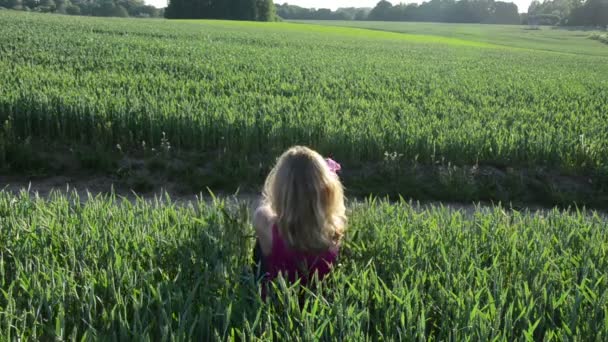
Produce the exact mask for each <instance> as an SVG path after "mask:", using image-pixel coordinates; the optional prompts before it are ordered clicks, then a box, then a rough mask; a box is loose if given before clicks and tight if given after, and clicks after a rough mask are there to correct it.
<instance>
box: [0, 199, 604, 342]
mask: <svg viewBox="0 0 608 342" xmlns="http://www.w3.org/2000/svg"><path fill="white" fill-rule="evenodd" d="M84 200H85V199H83V198H77V197H73V196H71V197H65V196H64V195H59V194H55V195H54V196H51V198H50V199H48V200H43V199H40V198H36V197H31V196H30V195H27V194H25V193H22V194H21V195H18V196H14V195H10V194H8V193H6V192H0V227H1V234H0V290H1V291H0V339H2V340H8V341H10V340H16V339H21V340H53V339H61V340H81V339H82V338H85V339H86V340H90V339H102V340H106V339H121V340H132V339H136V340H147V339H150V340H164V339H172V340H173V339H175V340H226V339H235V340H242V339H261V340H293V339H296V340H299V339H302V340H313V339H323V340H336V339H339V340H376V339H386V340H394V339H406V340H414V339H424V340H426V339H431V340H467V339H471V340H498V341H513V340H536V341H538V340H546V341H562V340H565V339H567V340H587V341H602V340H605V339H606V338H607V337H608V336H607V335H608V309H607V308H608V278H606V271H607V270H608V264H607V262H608V258H607V256H606V248H607V247H608V233H607V232H608V226H607V221H604V220H603V219H601V218H600V217H599V216H597V215H594V214H592V213H590V212H586V211H567V212H563V213H561V212H559V211H555V210H554V211H550V212H546V213H543V214H528V213H520V212H510V211H507V210H505V209H503V208H500V207H496V208H494V209H487V210H482V209H478V210H477V211H476V212H475V213H474V214H472V215H471V216H468V215H465V214H463V213H461V212H457V211H456V212H453V211H449V210H447V209H442V208H437V207H435V208H430V209H427V210H422V211H418V210H415V209H414V208H413V207H411V206H410V205H409V204H407V203H405V202H400V203H393V204H391V203H388V202H384V201H380V200H373V201H367V202H363V203H351V205H350V210H349V216H350V224H349V230H348V234H347V238H346V241H345V245H344V247H343V249H342V256H341V259H340V265H339V266H338V267H337V268H336V270H335V271H334V272H333V273H332V274H331V275H330V277H329V278H328V279H327V280H326V281H324V282H323V283H322V284H321V285H320V286H319V287H318V288H316V287H313V288H311V289H310V290H305V289H303V288H300V287H299V286H298V285H286V284H284V283H281V282H280V281H279V282H277V283H276V286H277V290H276V291H278V292H277V293H279V295H278V296H277V297H276V298H275V299H273V300H271V301H269V302H267V303H264V302H262V300H261V299H260V297H259V288H258V286H257V285H256V284H255V282H254V281H253V274H252V271H251V269H250V268H249V265H250V263H251V248H252V245H253V239H252V238H251V236H252V234H253V230H252V228H251V226H250V223H249V220H248V217H249V214H250V213H249V212H248V209H247V206H246V205H244V204H241V205H229V204H227V202H224V201H222V200H219V199H218V200H216V201H215V202H212V203H211V202H205V201H195V202H192V203H190V204H188V205H177V204H175V203H172V202H171V201H170V200H168V199H163V200H160V201H154V202H144V201H137V202H136V203H131V202H129V201H121V200H120V199H117V198H115V197H113V196H106V197H102V196H98V197H95V198H89V199H86V201H84ZM81 201H83V203H81ZM298 293H302V294H300V295H299V294H298ZM300 299H301V302H302V303H301V304H302V306H301V307H300V306H299V305H298V302H299V300H300Z"/></svg>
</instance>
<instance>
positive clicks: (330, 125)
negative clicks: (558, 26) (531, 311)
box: [0, 11, 608, 206]
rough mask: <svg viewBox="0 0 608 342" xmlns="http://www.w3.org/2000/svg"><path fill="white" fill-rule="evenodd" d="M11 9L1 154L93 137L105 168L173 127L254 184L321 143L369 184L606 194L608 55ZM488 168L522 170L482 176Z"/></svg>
mask: <svg viewBox="0 0 608 342" xmlns="http://www.w3.org/2000/svg"><path fill="white" fill-rule="evenodd" d="M0 20H1V21H2V23H3V25H4V27H5V28H6V29H4V30H2V32H1V33H0V125H1V126H2V127H1V129H0V132H1V133H0V168H1V169H3V170H9V171H10V170H12V171H10V172H19V173H23V172H30V171H32V170H33V172H39V171H38V170H39V169H44V168H45V166H49V165H50V166H51V167H52V166H53V165H55V164H56V163H55V162H53V159H52V158H48V157H46V156H44V155H43V156H39V154H44V153H43V152H45V150H50V151H51V152H52V153H56V152H54V151H66V153H65V154H66V155H67V154H70V153H75V154H78V153H77V150H78V149H80V148H86V149H87V151H89V150H92V151H97V152H96V153H97V154H95V155H93V156H92V157H89V158H88V160H87V161H86V164H87V165H91V167H92V169H93V171H99V172H114V173H118V171H115V169H116V168H115V167H114V166H113V165H115V163H111V162H104V161H103V159H104V158H100V157H98V155H108V154H111V153H114V154H117V153H121V154H126V155H128V156H132V155H134V156H136V157H137V156H139V155H146V154H147V153H148V152H149V151H150V150H151V149H155V150H157V151H158V150H161V149H164V147H163V146H164V145H163V142H162V141H163V137H165V140H166V141H168V142H169V143H170V146H171V150H170V153H167V154H173V153H175V154H178V153H186V152H187V153H199V154H200V155H201V156H199V157H198V159H196V160H195V161H192V160H191V161H190V162H191V164H197V165H193V166H192V167H191V169H196V168H197V167H198V168H205V166H206V165H207V164H203V163H202V162H200V161H201V160H202V161H204V163H211V165H214V168H215V166H217V165H220V166H221V167H222V171H221V174H222V175H225V178H227V179H225V180H222V181H221V182H222V183H231V182H232V183H237V182H238V181H239V180H240V179H247V180H248V181H247V183H249V184H250V185H251V184H252V183H253V184H259V183H260V182H261V180H262V179H263V176H264V175H265V173H266V172H267V170H268V168H269V167H270V165H271V164H272V162H273V160H274V158H275V157H276V156H277V155H278V154H279V153H281V152H282V151H283V150H284V149H285V148H287V147H289V146H291V145H293V144H306V145H310V146H312V147H313V148H316V149H318V150H319V151H321V152H322V153H324V154H329V155H333V156H334V158H335V159H337V160H339V161H340V162H342V163H343V164H344V166H345V173H344V177H345V179H346V180H348V182H347V187H349V186H350V185H351V184H357V187H358V190H360V192H365V191H367V192H368V193H369V192H375V193H389V192H390V193H391V194H398V193H401V194H403V195H406V196H409V195H415V196H417V197H418V196H419V195H420V196H430V197H434V198H445V197H443V196H444V195H443V194H449V196H448V199H452V200H470V199H484V200H513V199H528V198H530V197H531V196H529V194H530V193H532V192H533V193H534V194H535V196H536V197H541V198H546V201H547V202H549V203H562V204H563V203H571V202H572V201H577V202H579V203H591V202H593V201H595V202H594V203H596V205H600V206H601V205H603V204H605V203H607V202H606V201H608V199H607V196H606V194H607V193H608V190H607V189H608V162H607V161H608V101H607V99H608V90H607V89H608V64H607V63H606V60H607V59H606V56H605V55H604V56H593V55H592V54H593V53H581V54H573V53H569V54H565V53H555V52H548V51H544V50H532V49H520V48H512V47H508V46H505V45H504V44H499V43H500V42H492V43H488V42H480V41H475V40H467V39H465V38H463V37H462V36H459V37H443V36H428V35H421V34H420V32H415V33H413V34H401V33H394V32H382V31H377V30H364V29H353V28H344V27H328V26H319V25H308V24H294V23H235V22H227V21H177V22H175V21H166V20H133V19H102V18H76V17H66V16H51V15H41V14H33V13H18V12H12V11H5V12H2V13H0ZM387 25H388V24H387ZM404 25H405V24H404ZM429 25H430V24H429ZM438 27H439V26H438ZM485 27H486V26H484V28H485ZM487 27H489V28H493V29H494V30H497V31H501V32H503V31H504V32H511V31H508V29H507V28H503V27H500V26H497V27H493V26H487ZM516 29H517V28H513V30H516ZM471 30H472V29H471ZM545 31H546V30H545ZM543 32H544V31H543ZM549 33H551V34H558V33H559V34H564V35H566V36H568V35H571V33H570V32H568V31H557V30H556V31H550V32H549ZM549 33H547V34H549ZM505 34H506V33H505ZM509 34H513V33H509ZM531 34H536V33H531ZM522 35H523V34H522ZM510 39H511V40H515V38H510ZM522 39H523V38H522ZM572 39H574V38H572ZM526 44H527V43H526ZM580 44H596V45H597V47H598V48H602V49H605V46H604V45H602V44H600V43H598V42H596V41H593V40H591V39H586V38H585V39H582V38H581V43H580ZM563 45H568V44H563ZM589 46H595V45H589ZM590 49H591V48H590ZM589 51H591V50H589ZM589 51H587V50H584V51H582V52H589ZM593 51H595V50H593ZM598 51H599V50H598ZM602 51H605V50H602ZM161 145H162V146H161ZM117 146H120V149H118V148H117ZM144 146H145V147H144ZM73 151H76V152H73ZM84 154H86V153H79V155H81V156H82V155H84ZM62 157H63V155H62ZM89 159H92V160H93V161H100V162H98V163H91V160H89ZM96 164H99V165H107V166H104V168H103V170H101V169H99V168H96V167H95V166H94V165H96ZM113 167H114V168H115V169H114V171H112V170H111V169H112V168H113ZM479 167H481V170H483V168H484V167H491V168H497V169H499V170H500V172H501V173H504V174H508V175H507V178H509V177H511V178H509V179H507V180H504V181H500V182H499V183H500V184H498V185H490V186H486V185H484V184H481V185H480V184H479V182H478V180H477V178H475V177H477V176H475V172H476V171H475V170H478V169H480V168H479ZM440 168H441V169H440ZM453 168H457V170H456V172H452V171H453ZM108 169H110V171H108ZM216 170H217V169H216ZM225 170H229V172H224V171H225ZM412 170H413V171H412ZM509 170H515V171H514V172H511V173H510V171H509ZM519 170H522V171H521V172H520V171H519ZM9 171H5V172H9ZM195 171H196V170H195ZM53 172H55V171H53ZM349 172H350V173H349ZM187 173H188V175H186V176H187V177H189V178H191V179H197V178H198V179H202V180H201V181H200V182H199V183H197V184H198V185H197V189H204V186H211V183H209V184H206V183H205V182H206V181H205V180H204V179H205V178H204V177H198V173H196V172H194V171H188V172H187ZM216 173H220V172H219V171H218V172H216ZM551 173H554V174H556V175H557V176H555V177H554V178H553V179H558V180H559V179H561V178H559V177H562V176H567V177H574V178H575V180H576V182H578V183H580V184H583V185H584V186H585V187H587V188H591V189H586V190H584V191H578V190H574V191H570V190H568V191H566V192H563V191H562V190H559V191H555V190H554V187H555V186H557V185H561V184H562V183H564V182H561V181H555V180H553V181H548V182H545V180H546V179H548V178H547V176H546V175H547V174H551ZM427 174H432V175H433V176H432V177H430V178H428V179H427V178H425V179H423V180H421V179H419V178H417V177H418V176H419V175H423V176H424V175H427ZM524 176H525V177H524ZM558 176H559V177H558ZM536 178H538V179H539V180H537V179H536ZM471 179H473V180H471ZM521 179H532V181H530V182H532V183H540V185H536V186H535V188H534V189H533V190H529V189H528V188H529V186H528V185H525V184H528V183H530V182H528V181H521ZM492 181H493V180H492ZM543 182H544V183H543ZM371 183H374V187H373V188H372V187H371V185H370V184H371ZM545 183H546V184H545ZM522 184H524V185H522ZM589 184H592V185H589ZM430 188H432V189H433V190H428V189H430ZM522 188H525V189H524V190H522V191H520V190H521V189H522ZM530 189H531V188H530ZM538 189H540V190H538ZM553 193H556V195H554V194H553ZM429 194H430V195H429ZM539 194H540V195H539Z"/></svg>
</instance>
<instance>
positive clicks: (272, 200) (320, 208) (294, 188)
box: [262, 146, 347, 251]
mask: <svg viewBox="0 0 608 342" xmlns="http://www.w3.org/2000/svg"><path fill="white" fill-rule="evenodd" d="M262 194H263V201H264V204H265V205H267V206H269V207H270V208H271V209H272V210H273V211H274V213H275V214H276V217H277V221H276V224H277V226H278V229H279V231H280V233H281V235H282V237H283V238H284V239H285V240H286V242H287V243H288V244H289V245H290V247H292V248H294V249H296V250H300V251H323V250H327V249H328V248H330V247H332V246H335V245H336V244H339V243H340V241H341V239H342V237H343V236H344V231H345V229H346V222H347V219H346V213H345V212H346V210H345V206H344V189H343V187H342V183H341V182H340V179H339V178H338V176H337V175H336V174H335V173H333V172H332V171H331V170H330V169H329V167H328V165H327V163H326V161H325V159H323V157H322V156H321V155H320V154H319V153H317V152H315V151H313V150H311V149H310V148H307V147H304V146H294V147H292V148H290V149H289V150H287V151H285V152H284V153H283V154H282V155H281V157H280V158H279V159H278V161H277V163H276V165H275V166H274V168H273V169H272V170H271V171H270V174H269V175H268V177H267V178H266V182H265V184H264V190H263V193H262Z"/></svg>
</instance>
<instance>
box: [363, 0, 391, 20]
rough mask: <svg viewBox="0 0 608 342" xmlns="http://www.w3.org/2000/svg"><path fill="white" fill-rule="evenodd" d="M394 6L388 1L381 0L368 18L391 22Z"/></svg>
mask: <svg viewBox="0 0 608 342" xmlns="http://www.w3.org/2000/svg"><path fill="white" fill-rule="evenodd" d="M392 9H393V4H391V3H390V2H388V1H386V0H380V2H378V3H377V4H376V7H374V8H373V9H372V10H371V11H370V12H369V15H368V16H367V19H369V20H380V21H387V20H391V16H392Z"/></svg>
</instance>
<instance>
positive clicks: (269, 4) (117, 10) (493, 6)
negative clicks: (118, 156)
mask: <svg viewBox="0 0 608 342" xmlns="http://www.w3.org/2000/svg"><path fill="white" fill-rule="evenodd" d="M0 8H10V9H16V10H24V11H37V12H51V13H62V14H72V15H90V16H103V17H127V16H131V17H152V18H154V17H166V18H170V19H173V18H179V19H181V18H190V19H232V20H258V21H274V20H281V19H284V20H294V19H300V20H375V21H427V22H445V23H487V24H527V25H568V26H593V27H606V26H608V0H544V1H543V2H540V1H538V0H535V1H533V2H532V3H531V4H530V6H529V7H528V11H527V13H523V14H520V13H519V10H518V8H517V5H515V4H513V3H511V2H504V1H494V0H430V1H427V2H422V3H421V4H420V5H418V4H415V3H410V4H404V3H399V4H396V5H393V4H392V3H390V2H388V1H386V0H381V1H380V2H378V3H377V4H376V6H375V7H373V8H355V7H349V8H339V9H337V10H335V11H332V10H330V9H327V8H318V9H314V8H303V7H299V6H294V5H289V4H287V3H284V4H282V5H275V4H274V3H273V1H272V0H170V1H169V5H168V7H167V8H164V9H158V8H155V7H153V6H149V5H146V4H145V3H144V0H0Z"/></svg>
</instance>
